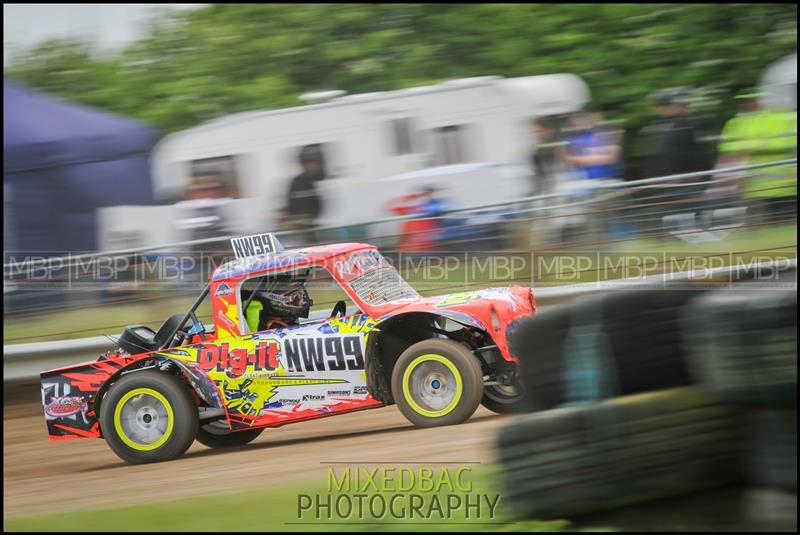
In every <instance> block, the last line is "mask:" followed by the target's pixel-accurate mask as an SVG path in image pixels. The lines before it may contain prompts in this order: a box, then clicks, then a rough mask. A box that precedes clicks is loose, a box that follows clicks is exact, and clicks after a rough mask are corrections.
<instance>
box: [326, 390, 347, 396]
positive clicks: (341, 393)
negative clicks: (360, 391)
mask: <svg viewBox="0 0 800 535" xmlns="http://www.w3.org/2000/svg"><path fill="white" fill-rule="evenodd" d="M328 395H329V396H349V395H350V390H328Z"/></svg>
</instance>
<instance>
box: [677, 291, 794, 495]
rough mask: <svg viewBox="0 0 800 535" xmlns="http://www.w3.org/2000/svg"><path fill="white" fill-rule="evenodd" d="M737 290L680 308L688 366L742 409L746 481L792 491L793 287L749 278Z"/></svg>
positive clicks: (701, 380)
mask: <svg viewBox="0 0 800 535" xmlns="http://www.w3.org/2000/svg"><path fill="white" fill-rule="evenodd" d="M737 290H738V291H736V292H732V291H730V290H728V291H726V290H720V291H716V292H711V293H708V294H707V295H705V296H702V297H700V298H699V299H697V300H696V301H695V302H693V303H692V304H691V305H690V306H688V307H687V308H686V313H685V316H684V319H683V320H684V333H685V339H686V341H687V345H688V347H689V355H690V372H691V374H692V376H693V378H694V381H695V382H696V383H698V384H701V385H702V386H703V387H704V388H707V389H709V390H711V391H713V392H715V393H716V394H717V395H719V396H720V397H721V398H722V399H724V400H725V401H726V402H727V403H730V404H731V405H735V406H738V407H740V408H741V409H742V410H743V412H744V414H743V419H744V422H745V426H746V427H745V429H746V433H745V434H746V437H747V438H746V440H745V444H744V451H745V456H744V460H743V463H744V474H745V477H746V480H747V482H748V483H749V484H750V485H753V486H756V487H770V488H778V489H782V490H791V491H794V492H797V408H796V407H797V292H796V291H793V290H775V289H770V288H768V287H767V288H763V287H759V286H758V283H756V282H752V283H746V284H742V285H740V286H739V288H737Z"/></svg>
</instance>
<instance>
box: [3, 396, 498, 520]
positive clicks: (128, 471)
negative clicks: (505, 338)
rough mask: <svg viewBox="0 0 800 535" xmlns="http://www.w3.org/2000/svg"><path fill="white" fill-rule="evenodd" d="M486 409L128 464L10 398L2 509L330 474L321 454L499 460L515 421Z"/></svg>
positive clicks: (230, 488)
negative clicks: (423, 424) (50, 433)
mask: <svg viewBox="0 0 800 535" xmlns="http://www.w3.org/2000/svg"><path fill="white" fill-rule="evenodd" d="M508 418H509V417H507V416H498V415H495V414H494V413H491V412H489V411H487V410H486V409H484V408H482V407H481V408H479V409H478V412H476V413H475V415H474V416H473V417H472V418H471V419H470V420H469V421H468V422H467V423H466V424H462V425H459V426H451V427H444V428H432V429H417V428H414V427H412V426H411V424H409V423H408V421H407V420H406V419H405V418H403V416H402V415H401V414H400V412H399V411H398V410H397V408H396V407H384V408H381V409H373V410H367V411H363V412H356V413H352V414H346V415H341V416H337V417H332V418H326V419H322V420H317V421H310V422H304V423H298V424H294V425H288V426H285V427H281V428H277V429H268V430H266V431H265V432H264V433H263V434H262V435H261V436H260V437H259V438H258V439H257V440H256V441H255V442H253V443H252V444H250V445H248V446H245V447H243V448H239V449H236V450H228V451H220V450H210V449H208V448H206V447H205V446H202V445H200V444H198V443H195V444H194V445H192V447H191V448H190V449H189V451H188V452H187V453H186V455H184V456H183V457H181V458H179V459H177V460H174V461H170V462H167V463H157V464H150V465H138V466H134V465H129V464H126V463H124V462H123V461H121V460H120V459H119V458H118V457H117V456H116V455H114V453H112V452H111V450H110V449H109V448H108V446H107V445H106V444H105V442H104V441H103V440H98V439H84V440H72V441H63V442H50V441H49V440H48V439H47V431H46V428H45V423H44V417H43V415H42V411H41V408H40V407H39V406H38V405H35V404H25V405H17V406H10V407H9V406H5V407H4V421H3V423H4V431H5V433H4V434H5V437H4V439H5V440H4V445H3V458H4V461H5V462H4V463H3V489H4V490H3V495H4V496H3V498H4V499H3V516H11V515H20V514H35V513H44V512H56V511H64V510H71V511H74V510H77V509H93V508H98V507H107V506H114V505H132V504H136V503H146V502H152V501H156V500H159V499H174V498H180V497H190V496H194V495H208V494H211V493H213V492H236V491H242V490H246V489H248V488H265V487H270V486H271V485H278V484H284V483H297V482H298V481H302V480H308V481H311V482H315V483H318V484H323V483H324V481H325V479H324V478H325V469H326V466H325V465H324V464H322V463H330V462H352V463H353V466H357V465H359V464H366V463H370V462H372V463H374V462H382V463H386V465H389V466H391V465H392V464H393V463H398V462H420V463H436V462H445V461H446V462H459V463H461V462H476V461H477V462H484V463H489V462H493V461H494V459H493V456H492V455H493V454H492V448H493V444H492V443H493V441H494V437H495V431H496V430H497V428H498V427H500V426H502V425H503V423H504V422H506V421H508Z"/></svg>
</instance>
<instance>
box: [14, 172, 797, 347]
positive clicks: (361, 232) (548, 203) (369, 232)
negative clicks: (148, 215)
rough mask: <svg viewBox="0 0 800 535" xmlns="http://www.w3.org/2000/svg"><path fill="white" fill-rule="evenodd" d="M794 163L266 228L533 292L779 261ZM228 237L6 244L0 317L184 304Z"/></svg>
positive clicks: (786, 247) (465, 280) (445, 276)
mask: <svg viewBox="0 0 800 535" xmlns="http://www.w3.org/2000/svg"><path fill="white" fill-rule="evenodd" d="M796 169H797V160H796V159H790V160H781V161H777V162H768V163H764V164H757V165H743V166H733V167H728V168H724V169H714V170H709V171H704V172H698V173H687V174H681V175H671V176H665V177H657V178H649V179H643V180H637V181H630V182H623V181H591V182H588V181H569V180H564V181H561V182H560V183H559V182H558V181H556V183H555V184H554V186H553V188H552V189H553V191H552V192H550V193H547V194H543V195H537V196H533V197H527V198H522V199H518V200H514V201H507V202H502V203H492V204H484V205H480V206H471V207H462V208H458V209H453V210H447V211H444V212H442V213H440V214H438V215H428V216H426V217H423V218H420V216H419V215H407V216H396V217H389V218H385V219H381V220H379V221H373V222H368V223H364V224H359V225H338V226H328V227H319V228H315V229H309V230H283V231H278V232H277V233H276V234H277V235H278V237H279V238H280V240H281V241H282V242H283V243H284V245H285V246H286V247H287V248H291V247H295V246H305V245H311V244H315V245H323V244H328V243H337V242H344V241H364V242H369V243H372V244H374V245H377V246H378V247H379V248H380V250H381V251H382V252H383V254H384V256H386V257H387V258H389V259H390V260H391V261H393V263H394V264H395V266H396V267H397V268H398V270H399V271H400V273H401V275H403V276H404V277H405V278H407V279H408V280H409V282H411V284H412V285H413V286H414V287H415V288H417V289H418V290H419V291H420V293H422V294H423V295H426V294H436V293H445V292H452V291H458V290H459V289H466V288H470V287H472V286H477V285H484V286H486V285H498V284H501V283H508V284H525V285H534V286H537V287H539V288H540V289H541V288H544V287H546V286H548V285H564V284H575V283H583V282H586V281H592V282H598V281H602V280H605V279H620V278H626V277H631V276H635V275H638V276H640V277H641V276H646V275H648V274H656V273H658V272H673V271H676V272H680V271H686V270H691V269H694V268H702V267H720V266H721V265H723V264H724V265H737V264H746V263H752V262H753V261H754V260H755V261H757V260H764V259H767V258H775V257H776V256H779V257H781V258H784V259H791V258H794V257H795V256H796V247H797V243H796V234H795V230H796V228H795V229H793V228H792V227H793V226H794V227H796V220H797V208H796V206H797V205H796ZM779 229H783V231H782V232H776V233H775V235H776V236H777V237H776V238H775V239H773V240H772V241H770V242H764V241H763V238H762V237H760V236H756V237H754V238H752V239H749V240H748V239H744V240H739V241H737V242H736V244H735V245H732V246H731V247H726V246H724V245H725V244H726V243H727V240H730V239H736V238H740V237H745V236H747V235H750V234H753V235H756V234H758V233H759V231H766V230H779ZM261 230H263V229H254V231H261ZM751 231H752V232H751ZM231 237H232V236H225V237H219V238H208V239H202V240H193V241H184V242H178V243H171V244H162V245H154V246H148V247H139V248H132V249H127V250H118V251H108V252H104V253H90V254H85V255H67V256H57V257H55V256H47V255H39V256H37V255H34V254H32V253H24V254H14V253H13V252H11V253H10V252H8V251H6V253H5V256H6V259H7V260H13V261H7V262H6V263H5V264H4V266H3V267H4V301H5V304H6V314H7V316H8V315H9V314H13V316H8V317H13V318H14V319H15V320H17V319H19V320H20V321H24V320H25V318H28V317H30V318H37V317H41V316H42V315H46V314H50V313H51V312H53V311H58V313H61V312H63V311H65V310H80V309H81V308H86V309H91V308H96V307H97V306H103V307H117V306H126V305H140V304H141V305H148V306H150V305H152V306H159V307H160V305H162V304H163V305H167V304H168V303H170V302H174V301H179V300H181V299H191V297H192V296H194V295H196V294H197V292H198V291H199V290H200V289H201V288H202V286H203V285H204V284H205V282H207V281H208V278H209V276H210V274H211V272H212V271H213V269H214V268H215V267H217V266H219V265H221V264H222V263H223V262H225V261H227V260H230V259H231V258H232V253H231V250H230V246H229V243H228V240H229V239H230V238H231ZM672 251H674V253H673V252H672ZM622 257H625V258H622ZM631 260H634V264H636V265H633V266H631V265H630V261H631ZM620 262H622V268H620V267H619V266H620ZM637 262H638V264H637ZM504 263H505V264H504ZM487 264H488V265H490V268H489V269H484V266H486V265H487ZM632 268H635V269H632ZM637 270H638V271H637ZM634 278H635V277H634ZM540 291H541V290H540ZM329 301H330V302H329ZM334 302H335V300H325V299H323V300H319V301H318V303H317V304H319V305H320V306H325V305H329V304H330V305H332V304H333V303H334ZM143 320H144V322H145V323H147V322H148V321H151V322H152V321H160V320H158V319H156V318H143ZM118 323H119V322H112V321H108V322H103V324H99V325H98V324H95V325H87V326H86V327H81V328H79V329H75V328H74V327H73V328H71V329H69V330H68V332H67V330H64V329H59V328H52V329H48V330H47V332H45V333H39V332H37V333H24V334H20V335H14V336H12V337H7V338H6V341H7V342H8V341H12V342H25V341H29V340H33V339H36V338H37V337H41V336H47V337H53V336H57V335H64V336H67V337H74V336H75V335H76V334H80V331H81V330H84V329H85V331H84V332H85V333H90V332H98V331H105V332H114V330H115V329H118V328H120V327H121V325H119V324H118Z"/></svg>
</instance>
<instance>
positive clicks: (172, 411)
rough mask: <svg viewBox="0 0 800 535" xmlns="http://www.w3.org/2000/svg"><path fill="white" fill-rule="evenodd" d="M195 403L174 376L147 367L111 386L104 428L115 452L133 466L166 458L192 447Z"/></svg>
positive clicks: (102, 418)
mask: <svg viewBox="0 0 800 535" xmlns="http://www.w3.org/2000/svg"><path fill="white" fill-rule="evenodd" d="M197 425H198V423H197V407H196V405H195V403H194V400H193V399H192V396H191V394H190V392H189V387H188V386H186V385H185V384H184V383H183V382H182V381H181V380H180V379H179V378H177V377H175V376H174V375H171V374H168V373H165V372H159V371H155V370H143V371H137V372H133V373H130V374H128V375H125V376H123V377H122V378H121V379H120V380H119V381H117V382H116V383H114V384H113V385H111V388H109V389H108V393H107V394H106V395H105V397H104V398H103V402H102V405H101V407H100V428H101V430H102V433H103V437H104V438H105V439H106V442H107V443H108V445H109V447H110V448H111V450H112V451H113V452H114V453H116V454H117V455H118V456H119V457H120V458H121V459H123V460H124V461H127V462H129V463H132V464H142V463H154V462H160V461H168V460H170V459H174V458H175V457H179V456H180V455H183V453H184V452H186V450H187V449H189V446H191V445H192V442H193V441H194V437H195V435H196V434H197Z"/></svg>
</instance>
